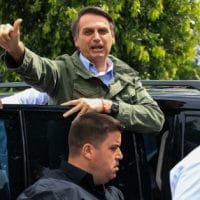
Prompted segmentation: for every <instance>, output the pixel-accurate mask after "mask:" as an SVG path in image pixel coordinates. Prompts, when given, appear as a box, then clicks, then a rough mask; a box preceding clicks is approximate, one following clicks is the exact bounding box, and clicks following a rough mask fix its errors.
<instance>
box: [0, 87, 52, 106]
mask: <svg viewBox="0 0 200 200" xmlns="http://www.w3.org/2000/svg"><path fill="white" fill-rule="evenodd" d="M48 99H49V97H48V95H47V94H46V93H44V92H40V91H38V90H36V89H34V88H29V89H26V90H24V91H22V92H18V93H16V94H14V95H11V96H8V97H4V98H2V99H1V100H2V104H34V105H46V104H47V103H48Z"/></svg>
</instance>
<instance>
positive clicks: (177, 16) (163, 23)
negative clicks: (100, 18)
mask: <svg viewBox="0 0 200 200" xmlns="http://www.w3.org/2000/svg"><path fill="white" fill-rule="evenodd" d="M1 1H2V0H0V7H1V8H2V9H1V11H0V19H1V21H2V22H3V23H7V22H11V23H12V22H13V21H14V20H15V19H16V18H17V17H21V18H23V24H22V29H21V31H22V34H21V35H22V39H23V41H24V43H25V44H26V46H27V47H28V48H30V49H31V50H33V51H34V52H36V53H38V54H40V55H42V56H47V57H49V58H55V57H56V56H57V55H59V54H63V53H69V54H71V53H72V52H73V51H74V49H75V48H74V45H73V38H72V37H71V31H70V26H71V22H72V20H73V19H74V17H75V16H76V14H77V12H78V11H79V10H80V9H81V8H82V7H84V6H89V5H93V6H101V7H103V8H104V9H105V10H107V11H108V12H109V13H110V14H111V15H112V17H113V18H114V20H115V24H116V45H115V46H114V48H113V51H112V53H113V54H114V55H116V56H117V57H119V58H121V59H123V60H124V61H126V62H127V63H129V64H130V65H131V66H132V67H133V68H134V69H136V70H137V71H139V73H140V75H141V77H142V78H144V79H199V77H200V69H199V67H197V66H196V65H195V64H194V59H195V55H196V48H195V47H196V46H197V44H199V43H200V41H199V40H200V1H199V0H165V1H163V0H126V1H125V0H114V1H106V0H87V1H86V0H48V1H42V0H18V1H14V2H13V1H11V0H7V1H6V2H1ZM1 52H2V51H1ZM1 65H3V64H1ZM0 73H1V74H2V79H3V81H13V80H15V81H16V80H19V79H20V77H19V76H17V75H16V74H13V73H10V72H9V73H8V71H7V69H6V68H5V67H3V66H1V67H0Z"/></svg>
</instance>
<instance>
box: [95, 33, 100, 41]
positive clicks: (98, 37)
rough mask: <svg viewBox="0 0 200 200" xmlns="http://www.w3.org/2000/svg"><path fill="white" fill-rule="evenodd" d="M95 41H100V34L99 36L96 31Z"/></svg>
mask: <svg viewBox="0 0 200 200" xmlns="http://www.w3.org/2000/svg"><path fill="white" fill-rule="evenodd" d="M94 39H95V40H99V39H100V34H99V32H98V31H95V32H94Z"/></svg>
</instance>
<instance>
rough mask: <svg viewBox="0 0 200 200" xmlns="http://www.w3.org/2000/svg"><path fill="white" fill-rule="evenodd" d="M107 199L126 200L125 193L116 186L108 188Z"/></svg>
mask: <svg viewBox="0 0 200 200" xmlns="http://www.w3.org/2000/svg"><path fill="white" fill-rule="evenodd" d="M106 197H107V198H108V199H115V200H124V195H123V193H122V192H121V190H120V189H118V188H117V187H115V186H108V187H107V188H106Z"/></svg>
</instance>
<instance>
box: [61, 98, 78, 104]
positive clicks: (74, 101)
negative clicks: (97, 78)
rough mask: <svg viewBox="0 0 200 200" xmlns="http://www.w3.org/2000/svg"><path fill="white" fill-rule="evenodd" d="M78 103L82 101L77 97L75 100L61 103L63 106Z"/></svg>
mask: <svg viewBox="0 0 200 200" xmlns="http://www.w3.org/2000/svg"><path fill="white" fill-rule="evenodd" d="M78 103H80V101H79V100H78V99H75V100H71V101H67V102H64V103H62V104H61V105H62V106H75V105H77V104H78Z"/></svg>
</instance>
